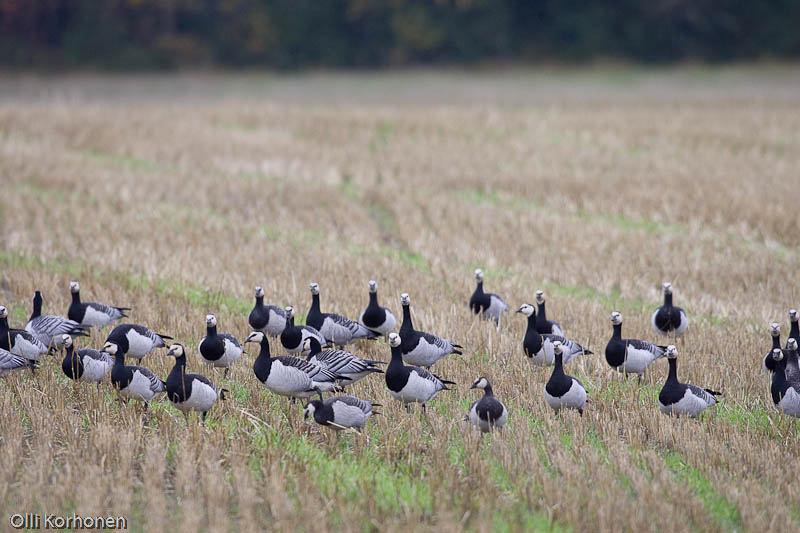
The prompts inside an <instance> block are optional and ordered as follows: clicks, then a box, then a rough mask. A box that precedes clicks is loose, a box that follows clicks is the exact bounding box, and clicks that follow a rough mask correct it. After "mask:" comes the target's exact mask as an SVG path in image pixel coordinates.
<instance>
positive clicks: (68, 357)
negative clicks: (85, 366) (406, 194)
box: [65, 345, 75, 360]
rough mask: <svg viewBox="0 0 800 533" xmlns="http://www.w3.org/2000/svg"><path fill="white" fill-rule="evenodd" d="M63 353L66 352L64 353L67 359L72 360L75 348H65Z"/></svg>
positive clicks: (72, 346)
mask: <svg viewBox="0 0 800 533" xmlns="http://www.w3.org/2000/svg"><path fill="white" fill-rule="evenodd" d="M65 351H66V352H67V353H66V356H67V359H70V360H72V354H73V352H74V351H75V346H74V345H70V346H67V347H66V349H65Z"/></svg>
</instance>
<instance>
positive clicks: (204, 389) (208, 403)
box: [173, 379, 217, 413]
mask: <svg viewBox="0 0 800 533" xmlns="http://www.w3.org/2000/svg"><path fill="white" fill-rule="evenodd" d="M216 401H217V391H216V390H214V388H213V387H211V386H210V385H209V384H208V383H203V382H202V381H200V380H197V379H194V380H192V394H191V396H189V397H188V398H186V401H184V402H173V405H174V406H175V407H176V408H178V409H180V410H181V411H200V412H201V413H204V412H206V411H208V410H209V409H211V407H212V406H213V405H214V404H215V403H216Z"/></svg>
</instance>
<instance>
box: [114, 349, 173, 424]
mask: <svg viewBox="0 0 800 533" xmlns="http://www.w3.org/2000/svg"><path fill="white" fill-rule="evenodd" d="M103 351H104V352H106V353H107V354H109V355H110V356H112V357H113V358H114V366H112V367H111V385H112V386H113V387H114V388H115V389H116V390H117V392H118V393H119V395H120V397H121V398H125V399H129V400H141V401H143V402H144V406H145V408H147V406H148V403H149V402H150V400H152V399H153V398H155V396H156V394H158V393H160V392H164V391H166V390H167V388H166V386H167V384H166V383H165V382H164V381H163V380H161V379H159V378H158V377H157V376H156V375H155V374H154V373H153V371H152V370H150V369H149V368H144V367H143V366H126V365H125V348H124V347H123V346H122V345H119V344H117V343H115V342H114V341H106V343H105V345H103Z"/></svg>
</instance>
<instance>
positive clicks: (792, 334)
mask: <svg viewBox="0 0 800 533" xmlns="http://www.w3.org/2000/svg"><path fill="white" fill-rule="evenodd" d="M798 318H800V315H798V313H797V309H789V326H790V327H789V336H788V337H787V338H786V348H788V347H789V339H800V326H798Z"/></svg>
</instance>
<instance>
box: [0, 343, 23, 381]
mask: <svg viewBox="0 0 800 533" xmlns="http://www.w3.org/2000/svg"><path fill="white" fill-rule="evenodd" d="M29 366H30V361H28V360H27V359H25V358H24V357H22V356H21V355H16V354H13V353H11V352H9V351H8V350H3V349H2V348H0V378H2V377H5V376H7V375H9V374H11V373H12V372H14V371H15V370H22V369H23V368H28V367H29Z"/></svg>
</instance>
